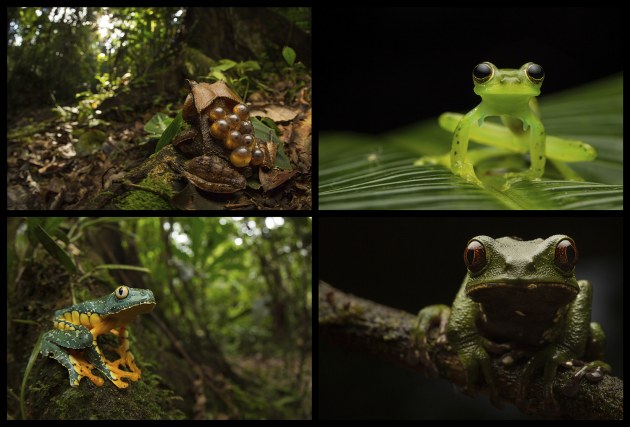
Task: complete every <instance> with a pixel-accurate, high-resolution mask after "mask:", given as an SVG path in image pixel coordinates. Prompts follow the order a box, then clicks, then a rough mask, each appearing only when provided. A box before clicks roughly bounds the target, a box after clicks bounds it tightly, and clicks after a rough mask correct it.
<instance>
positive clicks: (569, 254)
mask: <svg viewBox="0 0 630 427" xmlns="http://www.w3.org/2000/svg"><path fill="white" fill-rule="evenodd" d="M577 260H578V251H577V246H576V245H575V243H574V242H573V240H570V239H562V240H560V242H559V243H558V244H557V245H556V258H555V262H556V265H557V266H558V268H559V269H560V270H562V271H564V272H565V273H568V272H570V271H572V270H573V268H574V267H575V264H577Z"/></svg>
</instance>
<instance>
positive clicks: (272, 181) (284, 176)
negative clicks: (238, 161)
mask: <svg viewBox="0 0 630 427" xmlns="http://www.w3.org/2000/svg"><path fill="white" fill-rule="evenodd" d="M296 173H297V170H295V169H291V170H281V169H272V170H270V171H269V172H265V171H264V170H262V168H261V169H260V170H259V172H258V178H259V179H260V184H261V185H262V188H263V190H265V191H270V190H273V189H274V188H277V187H279V186H280V185H282V184H284V183H285V182H287V181H288V180H289V179H291V178H293V176H294V175H295V174H296Z"/></svg>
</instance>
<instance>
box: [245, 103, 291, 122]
mask: <svg viewBox="0 0 630 427" xmlns="http://www.w3.org/2000/svg"><path fill="white" fill-rule="evenodd" d="M299 113H300V110H299V109H296V108H290V107H287V106H285V105H277V104H270V105H264V106H257V107H256V108H255V109H252V110H251V111H250V113H249V114H250V116H259V117H269V118H270V119H271V120H273V121H274V122H290V121H291V120H293V119H295V118H296V117H297V115H298V114H299Z"/></svg>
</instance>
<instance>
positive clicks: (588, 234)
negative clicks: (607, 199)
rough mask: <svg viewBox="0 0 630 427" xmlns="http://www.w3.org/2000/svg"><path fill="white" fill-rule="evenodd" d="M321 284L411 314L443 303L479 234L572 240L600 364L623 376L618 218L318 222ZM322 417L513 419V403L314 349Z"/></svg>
mask: <svg viewBox="0 0 630 427" xmlns="http://www.w3.org/2000/svg"><path fill="white" fill-rule="evenodd" d="M319 223H320V225H319V238H320V240H319V265H320V267H319V278H320V279H322V280H324V281H327V282H328V283H330V284H331V285H333V286H335V287H338V288H339V289H341V290H343V291H346V292H350V293H353V294H355V295H358V296H360V297H363V298H367V299H371V300H374V301H377V302H379V303H381V304H384V305H387V306H391V307H396V308H399V309H402V310H405V311H408V312H410V313H414V314H415V313H417V312H418V311H419V310H420V309H421V308H422V307H424V306H427V305H431V304H448V305H450V304H451V303H452V301H453V299H454V297H455V294H456V292H457V290H458V289H459V286H460V284H461V281H462V279H463V277H464V275H465V274H466V268H465V266H464V263H463V252H464V247H465V245H466V243H467V242H468V240H469V239H470V238H471V237H473V236H476V235H480V234H486V235H489V236H491V237H494V238H497V237H502V236H519V237H522V238H524V239H526V240H530V239H535V238H538V237H542V238H547V237H549V236H551V235H553V234H568V235H569V236H571V237H573V238H574V240H575V242H576V245H577V247H578V250H579V256H580V260H579V261H578V265H577V267H576V276H577V277H578V279H588V280H590V281H591V283H592V284H593V289H594V299H593V314H592V319H593V320H594V321H598V322H599V323H600V324H601V325H602V327H603V328H604V331H605V332H606V335H607V344H606V358H605V360H606V361H608V362H609V363H611V364H612V366H613V374H614V375H616V376H621V377H623V343H622V321H623V320H622V319H623V304H622V296H623V288H622V251H623V246H622V245H623V236H622V234H623V232H622V218H613V217H575V218H567V217H563V216H562V215H561V214H560V215H558V216H556V217H542V216H537V215H532V214H529V215H528V216H527V217H512V218H510V217H494V218H488V217H486V218H479V217H475V216H474V213H473V214H470V215H469V216H461V217H449V216H444V217H424V218H423V217H417V218H406V217H381V218H371V217H364V216H363V217H361V216H360V214H357V217H354V218H352V217H345V218H320V221H319ZM319 371H320V373H319V392H318V393H317V394H318V397H319V398H318V400H319V407H320V411H319V415H320V417H321V418H323V419H330V418H335V419H339V418H361V419H365V418H380V419H384V418H416V419H417V418H442V419H463V418H493V419H503V418H520V417H525V416H523V415H522V414H521V413H520V412H518V410H516V409H515V408H514V407H513V406H511V405H508V407H506V408H505V409H504V410H498V409H496V408H494V407H492V406H491V404H490V403H489V400H488V399H487V398H486V397H478V398H476V399H472V398H470V397H466V396H464V395H463V394H461V393H458V392H456V391H454V390H453V387H452V386H451V385H450V384H449V383H447V382H446V381H445V380H434V379H428V378H425V377H423V376H422V375H419V374H416V373H413V372H409V371H405V370H404V369H402V368H399V367H397V366H392V365H391V364H389V363H387V362H383V361H380V360H377V359H375V358H373V357H371V356H369V355H366V354H363V353H355V352H351V351H346V350H344V349H340V348H338V347H336V346H333V345H330V344H328V343H326V342H325V341H323V342H321V343H320V351H319Z"/></svg>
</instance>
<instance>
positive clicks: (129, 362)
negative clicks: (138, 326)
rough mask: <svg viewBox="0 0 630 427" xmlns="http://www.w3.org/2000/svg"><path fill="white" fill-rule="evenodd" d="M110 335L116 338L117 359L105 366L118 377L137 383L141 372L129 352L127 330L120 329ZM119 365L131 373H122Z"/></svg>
mask: <svg viewBox="0 0 630 427" xmlns="http://www.w3.org/2000/svg"><path fill="white" fill-rule="evenodd" d="M112 333H114V335H117V336H118V348H117V349H116V353H118V356H119V358H118V359H116V360H115V361H113V362H109V363H108V364H107V365H108V366H109V368H110V369H111V370H112V371H114V372H116V373H118V374H119V376H121V377H124V378H129V379H130V380H132V381H138V380H139V379H140V375H141V374H142V371H141V370H140V368H138V366H137V365H136V362H135V357H134V355H133V354H132V353H131V352H130V351H129V331H128V330H127V328H125V327H122V328H120V329H118V330H112ZM121 365H122V366H123V367H126V368H128V369H129V370H131V372H128V371H123V370H122V369H121Z"/></svg>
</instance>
